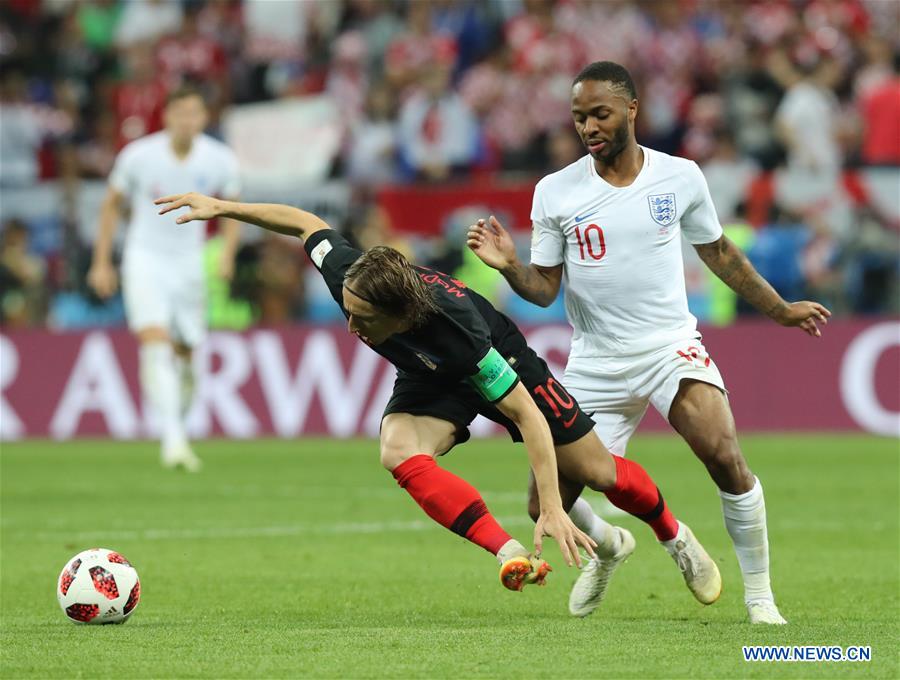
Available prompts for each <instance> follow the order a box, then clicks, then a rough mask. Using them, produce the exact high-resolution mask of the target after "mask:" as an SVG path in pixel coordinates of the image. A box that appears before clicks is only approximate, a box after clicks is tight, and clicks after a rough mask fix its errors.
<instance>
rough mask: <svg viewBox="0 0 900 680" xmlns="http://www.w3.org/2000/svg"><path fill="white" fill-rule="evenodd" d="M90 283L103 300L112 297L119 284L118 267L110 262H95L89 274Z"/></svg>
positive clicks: (88, 280)
mask: <svg viewBox="0 0 900 680" xmlns="http://www.w3.org/2000/svg"><path fill="white" fill-rule="evenodd" d="M87 282H88V285H89V286H90V287H91V288H93V290H94V292H95V293H96V294H97V297H99V298H100V299H101V300H105V299H106V298H108V297H111V296H112V294H113V293H115V292H116V288H118V285H119V277H118V276H117V275H116V269H115V267H113V266H112V265H111V264H110V263H109V262H95V263H94V264H92V265H91V268H90V269H89V270H88V275H87Z"/></svg>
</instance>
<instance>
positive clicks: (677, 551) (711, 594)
mask: <svg viewBox="0 0 900 680" xmlns="http://www.w3.org/2000/svg"><path fill="white" fill-rule="evenodd" d="M662 545H663V547H665V549H666V550H667V551H668V552H669V554H670V555H671V556H672V559H673V560H675V564H677V565H678V568H679V569H680V570H681V573H682V575H683V576H684V582H685V583H686V584H687V587H688V588H689V589H690V591H691V592H692V593H693V594H694V597H696V598H697V600H698V601H699V602H702V603H703V604H712V603H713V602H715V601H716V600H718V599H719V595H721V594H722V576H721V575H720V574H719V567H718V566H717V565H716V562H715V560H713V558H711V557H710V556H709V554H708V553H707V552H706V550H704V549H703V546H702V545H700V541H698V540H697V539H696V538H695V537H694V534H693V532H692V531H691V529H690V527H688V525H687V524H682V523H681V522H679V523H678V535H677V536H675V538H673V539H672V540H670V541H665V542H664V543H663V544H662Z"/></svg>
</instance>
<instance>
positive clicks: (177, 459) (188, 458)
mask: <svg viewBox="0 0 900 680" xmlns="http://www.w3.org/2000/svg"><path fill="white" fill-rule="evenodd" d="M162 466H163V467H164V468H167V469H170V470H174V469H176V468H179V467H182V468H184V469H185V470H186V471H187V472H200V470H201V468H202V467H203V461H202V460H200V459H199V458H198V457H197V454H195V453H194V451H193V449H191V447H190V446H188V445H187V444H184V445H183V446H176V447H172V448H164V449H163V451H162Z"/></svg>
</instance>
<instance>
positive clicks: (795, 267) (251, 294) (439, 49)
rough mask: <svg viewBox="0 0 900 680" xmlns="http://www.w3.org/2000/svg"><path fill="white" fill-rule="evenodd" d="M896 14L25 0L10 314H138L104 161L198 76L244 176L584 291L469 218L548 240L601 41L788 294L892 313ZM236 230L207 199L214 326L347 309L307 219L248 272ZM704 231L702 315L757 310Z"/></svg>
mask: <svg viewBox="0 0 900 680" xmlns="http://www.w3.org/2000/svg"><path fill="white" fill-rule="evenodd" d="M898 36H900V3H898V2H894V1H893V0H769V1H765V2H762V1H761V2H753V1H750V0H748V1H745V2H737V1H735V2H713V1H707V0H680V1H676V0H669V1H664V2H663V1H660V2H655V1H651V0H632V1H617V2H612V1H610V2H602V1H598V0H594V1H591V0H556V1H554V0H481V1H475V0H418V1H415V2H406V1H400V0H305V1H303V2H293V1H288V0H284V1H279V0H205V1H204V0H184V1H178V0H4V1H3V2H2V3H0V65H2V84H0V144H2V162H0V223H2V232H0V317H2V323H3V326H4V330H5V332H12V331H13V330H15V329H50V330H52V331H54V332H56V331H71V330H82V331H83V330H86V329H95V328H98V327H104V328H119V327H123V326H124V311H123V307H122V303H121V300H120V299H119V298H114V299H113V300H111V301H109V302H106V303H101V302H100V301H99V300H97V299H96V298H95V297H94V296H93V295H92V294H91V292H90V291H89V289H88V288H87V286H86V283H85V274H86V271H87V268H88V265H89V261H90V247H91V244H92V242H93V234H94V232H95V230H96V228H97V222H98V210H99V205H100V201H101V199H102V196H103V193H104V190H105V178H106V176H107V174H108V173H109V171H110V169H111V167H112V164H113V161H114V159H115V157H116V154H117V152H118V151H119V150H120V149H121V148H122V146H123V145H125V144H127V143H128V142H130V141H132V140H134V139H136V138H138V137H141V136H143V135H145V134H147V133H150V132H153V131H155V130H158V129H159V128H160V126H161V120H160V114H161V108H162V105H163V101H164V98H165V95H166V93H167V92H168V91H169V90H171V89H172V88H173V87H175V86H176V85H178V84H180V83H182V82H186V81H187V82H191V83H194V84H197V85H199V86H200V87H201V88H202V90H203V91H204V93H205V95H206V97H207V100H208V102H209V104H210V106H211V107H212V112H213V117H212V124H211V127H210V129H209V133H211V134H213V135H215V136H217V137H219V138H221V139H223V140H225V141H226V142H227V143H228V144H229V145H231V146H232V148H234V149H235V151H236V152H237V154H238V157H239V159H240V161H241V164H242V174H243V191H242V198H243V199H244V200H248V201H274V202H284V203H291V204H294V205H298V206H301V207H304V208H306V209H309V210H311V211H313V212H316V213H318V214H320V215H322V216H323V217H324V218H325V219H326V220H327V221H329V223H331V224H332V226H334V227H336V228H338V229H341V230H343V231H344V232H345V233H346V234H348V235H349V236H350V238H352V239H353V240H354V241H355V242H357V243H358V244H359V245H360V246H361V247H363V248H367V247H370V246H372V245H375V244H379V243H387V244H390V245H392V246H394V247H397V248H399V249H401V250H403V251H404V252H406V253H407V254H409V255H410V256H411V257H412V258H414V259H415V260H416V261H417V262H419V263H422V264H427V265H430V266H432V267H435V268H438V269H441V270H442V271H446V272H448V273H451V274H453V275H456V276H458V277H459V278H462V279H463V280H465V281H467V282H468V283H469V285H471V286H472V287H474V288H476V289H478V290H479V292H481V293H482V294H484V295H486V296H487V297H489V298H490V299H491V300H492V301H493V302H495V304H497V306H498V307H500V308H501V309H503V310H505V311H507V313H509V314H510V315H512V316H513V317H514V318H515V319H516V320H518V321H520V322H521V323H523V324H525V325H538V324H545V323H550V324H564V323H565V315H564V310H563V307H562V304H561V300H557V303H556V304H554V305H553V306H552V307H550V308H549V309H541V308H538V307H535V306H533V305H530V304H528V303H525V302H523V301H522V300H520V299H518V298H517V297H516V296H515V295H511V294H510V291H509V289H508V287H507V286H506V284H505V282H504V281H503V280H502V278H501V277H500V276H499V275H498V274H497V273H496V272H493V271H491V270H488V269H487V268H485V267H483V266H481V265H480V264H479V263H478V262H476V261H475V258H474V257H472V256H470V255H469V254H468V253H467V252H466V250H465V249H464V239H463V233H464V230H465V228H466V226H467V225H468V224H470V223H471V222H472V221H473V220H475V219H477V218H478V217H485V216H487V215H488V214H496V215H497V216H498V218H499V219H500V220H501V222H503V223H504V224H505V225H506V226H507V227H508V228H510V229H512V230H514V231H515V233H516V236H517V239H518V241H519V245H520V247H521V251H522V255H523V256H524V257H526V258H527V256H528V245H529V236H530V221H529V212H530V206H531V196H532V192H533V188H534V184H535V182H536V181H537V180H538V179H539V178H540V177H541V176H543V175H545V174H547V173H549V172H553V171H555V170H558V169H560V168H562V167H564V166H566V165H567V164H569V163H571V162H573V161H574V160H575V159H577V158H579V157H580V156H581V155H583V154H584V153H585V152H584V149H583V148H582V147H581V145H580V143H579V141H578V139H577V137H576V136H575V134H574V131H573V127H572V123H571V120H570V113H569V93H570V86H571V82H572V79H573V77H574V75H575V74H576V73H577V72H578V71H579V70H580V69H581V68H582V67H583V66H584V65H585V64H587V63H589V62H591V61H595V60H601V59H608V60H613V61H618V62H620V63H622V64H624V65H625V66H626V67H627V68H629V69H630V71H631V73H632V75H633V77H634V80H635V83H636V85H637V89H638V93H639V100H640V111H639V115H638V141H639V142H640V143H642V144H645V145H647V146H650V147H653V148H656V149H659V150H661V151H665V152H667V153H671V154H678V155H682V156H686V157H688V158H692V159H694V160H696V161H697V162H698V163H699V164H700V166H701V168H702V169H703V171H704V173H705V175H706V177H707V180H708V182H709V185H710V189H711V192H712V196H713V199H714V201H715V204H716V206H717V209H718V212H719V218H720V220H721V221H722V223H723V225H725V228H726V231H727V233H728V235H729V236H730V237H731V238H732V239H733V240H734V241H735V242H737V243H738V244H739V245H740V246H741V247H742V248H744V249H745V250H746V252H747V253H748V255H749V257H750V258H751V260H752V261H753V263H754V264H755V266H756V267H757V269H758V270H759V271H760V272H761V273H762V274H763V275H764V276H765V277H766V278H768V280H769V281H770V282H771V283H772V284H773V285H774V286H775V287H776V288H777V289H778V290H779V292H780V293H781V294H782V295H783V296H784V297H786V298H788V299H792V300H795V299H804V298H809V299H815V300H819V301H821V302H822V303H824V304H826V305H827V306H828V307H830V308H831V309H832V311H833V312H834V313H835V317H836V319H858V318H859V317H860V316H866V317H875V318H876V319H878V318H885V317H888V318H892V319H893V318H896V315H897V314H898V310H900V294H898V262H900V38H898ZM120 236H121V233H120ZM219 247H220V242H219V240H218V238H217V236H216V231H215V226H214V225H212V226H211V228H210V239H209V241H208V245H207V248H208V251H209V253H208V254H209V262H210V266H209V268H208V269H209V275H208V278H209V291H210V295H209V310H208V311H209V319H210V324H211V327H212V328H218V329H227V330H235V331H243V330H246V329H250V328H258V327H261V326H263V327H282V326H285V325H291V324H297V323H301V324H303V323H310V324H327V323H339V322H340V321H341V320H342V318H341V316H340V312H339V310H338V309H337V307H336V306H335V305H334V304H333V301H332V300H331V298H330V297H329V296H328V293H327V290H326V289H325V287H324V285H323V283H322V281H321V278H320V277H319V275H318V274H317V273H316V272H315V270H314V269H313V268H312V267H311V265H310V264H309V263H308V261H307V259H306V258H305V256H304V254H303V253H302V250H301V249H300V248H299V247H298V244H297V243H292V242H290V241H288V240H285V239H283V238H281V237H270V236H262V235H261V234H259V233H257V232H256V231H255V230H250V229H249V228H247V229H246V231H245V234H244V241H243V245H242V247H241V249H240V252H239V254H238V264H237V272H236V276H235V278H234V280H233V281H232V282H230V283H229V282H226V281H222V280H218V279H216V272H215V267H214V266H213V265H212V263H214V262H215V253H216V250H217V248H219ZM685 257H686V263H687V268H686V277H687V284H688V293H689V301H690V305H691V309H692V311H693V313H694V314H695V315H696V316H697V317H698V318H699V319H700V320H701V322H702V323H703V324H704V325H705V327H715V326H720V327H726V328H727V327H730V326H732V324H734V323H735V322H736V319H740V318H741V317H743V316H751V317H752V315H753V311H752V310H750V309H748V308H745V307H744V306H743V305H742V304H741V303H740V302H739V301H738V300H736V298H735V297H734V296H733V295H732V294H731V293H730V291H729V290H727V289H726V288H725V287H724V286H723V285H721V284H719V282H718V281H715V280H714V277H713V276H712V274H710V273H709V272H708V271H707V270H706V269H705V268H704V267H703V266H702V264H701V263H700V262H699V260H698V259H697V258H696V256H695V255H694V253H693V250H692V249H690V248H686V249H685ZM773 328H774V327H773ZM888 344H889V345H891V343H888ZM891 346H893V345H891ZM564 349H565V348H563V350H564ZM713 349H715V345H713ZM801 351H802V350H801ZM10 356H11V355H8V356H7V358H6V365H7V368H6V369H4V370H5V375H9V374H10V373H9V372H10V370H12V369H9V365H10V362H11V359H10V358H9V357H10ZM17 361H18V359H17ZM126 363H127V362H126ZM17 365H18V364H17ZM872 370H873V371H875V368H873V369H872ZM726 375H727V374H726ZM895 378H896V376H895ZM11 381H12V378H4V385H6V384H11ZM893 395H894V390H893V388H892V390H891V392H890V395H889V396H888V397H884V396H883V395H882V398H881V399H882V402H883V401H884V399H885V398H887V399H888V400H892V399H893V398H894V396H893ZM9 422H10V420H9V417H7V423H9ZM892 422H893V421H892ZM276 429H277V428H276ZM8 433H9V426H8V425H7V434H8Z"/></svg>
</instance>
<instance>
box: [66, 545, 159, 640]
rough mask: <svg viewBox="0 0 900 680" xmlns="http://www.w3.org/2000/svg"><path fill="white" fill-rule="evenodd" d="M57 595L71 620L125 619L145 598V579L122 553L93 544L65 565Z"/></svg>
mask: <svg viewBox="0 0 900 680" xmlns="http://www.w3.org/2000/svg"><path fill="white" fill-rule="evenodd" d="M56 598H57V599H58V600H59V606H60V607H61V608H62V610H63V613H65V615H66V616H68V617H69V620H70V621H74V622H76V623H124V622H125V621H127V620H128V617H129V616H131V613H132V612H133V611H134V609H135V607H137V605H138V602H139V601H140V599H141V582H140V581H139V580H138V574H137V571H136V570H135V568H134V567H132V566H131V563H130V562H129V561H128V560H126V559H125V558H124V557H122V555H120V554H119V553H117V552H115V551H113V550H107V549H106V548H91V549H90V550H85V551H83V552H80V553H78V554H77V555H75V557H73V558H72V559H71V560H69V561H68V562H67V563H66V566H65V567H63V570H62V573H61V574H60V575H59V581H58V582H57V584H56Z"/></svg>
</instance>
